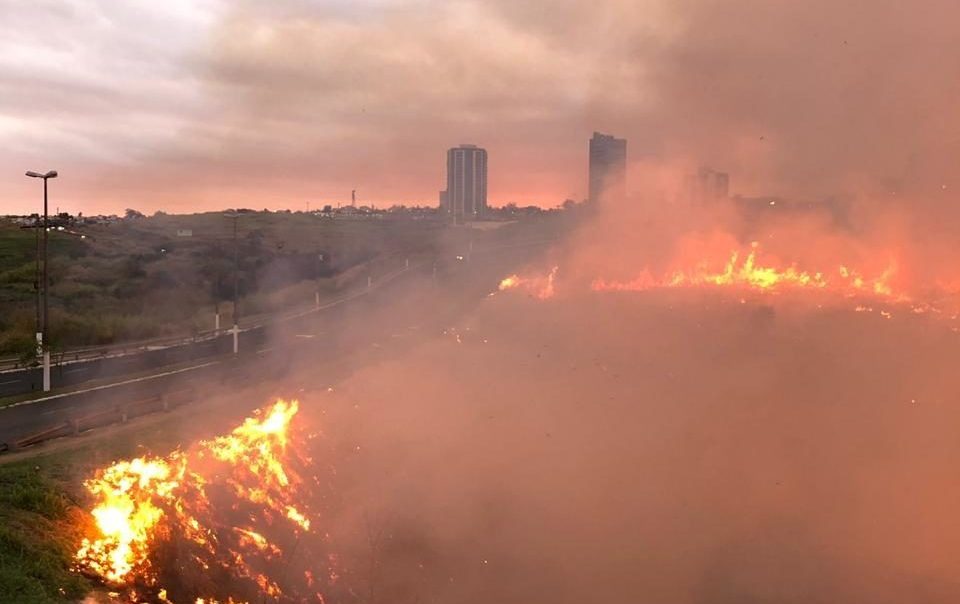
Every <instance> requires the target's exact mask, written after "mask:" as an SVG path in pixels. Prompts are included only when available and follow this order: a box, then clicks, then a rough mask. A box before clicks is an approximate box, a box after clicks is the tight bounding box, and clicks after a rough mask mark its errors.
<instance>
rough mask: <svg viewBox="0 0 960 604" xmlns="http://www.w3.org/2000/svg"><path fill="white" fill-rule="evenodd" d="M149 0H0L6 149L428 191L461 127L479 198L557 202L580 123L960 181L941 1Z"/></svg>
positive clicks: (133, 189)
mask: <svg viewBox="0 0 960 604" xmlns="http://www.w3.org/2000/svg"><path fill="white" fill-rule="evenodd" d="M148 4H149V5H148ZM148 4H142V3H134V4H130V5H126V6H125V7H124V8H123V9H116V8H115V7H112V6H110V7H108V6H107V5H105V4H103V3H102V2H99V1H97V0H82V1H81V0H76V1H75V2H70V3H43V2H40V3H33V2H31V3H27V4H23V3H22V2H19V1H18V0H7V1H6V2H4V3H2V4H0V12H2V15H0V16H2V19H0V23H3V25H2V26H0V27H3V32H2V33H3V35H2V36H0V39H3V40H4V42H3V44H4V46H3V47H2V48H3V53H2V56H4V57H5V59H4V60H3V62H2V63H0V92H2V94H0V98H2V99H3V101H2V105H0V128H2V131H3V132H4V133H5V134H6V137H5V138H6V140H7V141H8V144H7V145H5V148H4V150H3V151H2V154H3V155H2V157H3V160H4V163H7V164H9V165H18V166H20V165H21V164H22V167H25V168H31V167H33V168H35V167H36V166H34V164H43V165H44V166H46V165H47V164H50V165H54V164H55V167H57V168H58V169H59V170H60V171H61V173H62V175H63V179H62V180H61V181H58V183H57V185H58V187H62V191H58V195H59V196H60V197H59V199H60V201H61V204H62V205H63V206H64V207H68V208H70V209H73V210H81V211H83V210H84V209H86V211H87V213H90V212H94V211H106V210H111V211H117V210H122V208H123V207H126V206H129V205H136V206H139V207H141V208H142V209H145V210H152V209H156V208H161V207H162V208H164V209H166V210H175V211H188V210H196V209H209V208H219V207H223V206H225V205H237V204H238V203H239V204H240V205H248V206H252V207H263V206H268V207H290V206H293V207H300V205H301V204H302V201H303V200H304V199H305V198H307V199H310V198H313V199H316V198H320V199H324V200H331V201H337V200H339V201H344V200H346V199H347V197H348V195H349V191H350V190H351V189H353V188H359V189H360V191H361V199H362V200H365V201H373V202H378V203H387V204H389V203H393V202H398V201H406V202H410V201H420V202H426V203H433V202H434V201H435V200H436V190H437V189H438V188H440V186H441V182H442V168H443V161H442V158H443V152H444V150H445V149H446V148H447V147H449V146H452V145H456V144H457V143H460V142H475V143H478V144H482V145H484V146H486V147H487V148H488V149H489V150H490V153H491V168H490V178H491V182H490V194H491V198H492V201H493V202H494V203H497V204H499V203H506V202H508V201H516V202H518V203H530V202H533V203H539V204H544V205H554V204H556V203H559V202H560V201H562V200H563V199H564V198H566V197H572V198H574V199H579V198H582V197H583V196H585V193H586V190H585V189H586V174H585V172H586V166H585V164H586V162H585V149H586V139H587V138H588V137H589V134H590V132H591V131H592V130H604V131H610V132H614V133H616V134H618V135H620V136H625V137H626V138H628V139H629V141H630V157H631V158H632V160H633V163H634V164H636V165H634V166H632V168H631V174H630V182H631V183H632V184H631V188H632V189H633V190H636V191H643V190H644V188H645V185H646V183H645V182H644V173H643V170H642V169H641V167H640V166H641V165H642V164H643V163H644V162H648V161H651V160H654V161H668V162H678V161H680V162H687V163H689V164H690V165H694V166H695V165H698V164H701V163H705V164H708V165H711V166H714V167H717V168H720V169H723V170H726V171H728V172H731V173H732V175H733V189H734V192H739V193H744V194H777V195H786V196H795V197H802V198H813V199H819V198H822V197H824V196H832V195H865V194H870V195H875V196H879V197H882V198H887V197H896V196H908V198H909V199H910V202H909V203H910V205H915V204H916V203H921V204H922V205H923V206H924V207H926V206H931V208H932V209H933V210H936V209H938V208H943V207H946V206H950V207H952V206H953V204H952V200H953V197H954V196H953V190H954V189H956V188H957V186H960V184H958V183H957V182H956V171H955V170H952V169H951V167H952V159H951V158H952V157H954V156H955V155H956V154H957V152H958V151H960V149H958V146H957V145H958V143H957V141H958V140H960V136H958V134H960V132H958V128H960V124H958V120H957V119H956V118H954V117H952V116H954V114H955V111H954V110H953V109H954V107H953V106H954V104H955V103H954V100H955V99H956V98H957V92H958V90H957V87H958V81H957V78H956V72H957V60H958V59H957V58H956V57H957V56H960V53H957V52H955V51H956V50H957V44H958V42H957V39H956V36H954V35H953V31H952V27H951V25H952V23H954V22H956V21H957V19H958V17H960V15H958V10H960V9H958V8H957V7H956V5H955V4H954V3H951V2H947V1H945V0H944V1H940V0H932V1H931V2H926V3H924V5H923V8H922V9H919V8H916V7H912V6H911V7H908V6H905V5H903V4H902V3H898V2H893V1H892V0H889V1H888V0H882V1H880V2H845V3H841V4H837V3H834V2H826V1H824V0H814V1H813V2H806V3H803V4H802V5H798V4H784V3H774V4H771V3H769V2H762V1H759V0H756V1H755V0H738V1H737V2H717V1H712V0H704V1H699V2H666V1H664V0H646V1H644V2H640V3H638V2H633V1H630V2H628V1H619V0H609V1H605V2H600V3H596V2H582V1H576V0H564V1H561V2H527V3H521V4H517V3H515V2H500V1H499V0H495V1H492V2H476V1H473V0H464V1H461V2H442V3H441V2H413V3H410V2H404V3H400V2H391V1H383V0H363V1H359V2H349V3H347V2H326V3H313V2H300V1H294V0H286V1H284V2H274V3H270V4H269V5H265V4H262V3H252V2H239V3H230V4H229V5H227V4H222V3H218V2H212V1H211V2H201V3H186V2H182V3H181V2H171V3H165V4H164V5H163V7H160V6H159V5H156V4H154V3H148ZM141 32H143V35H140V33H141ZM146 32H149V33H148V34H147V33H146ZM107 116H109V118H110V119H109V120H104V119H103V118H105V117H107ZM18 169H20V168H18ZM67 179H69V180H67ZM29 184H30V183H28V182H20V181H18V180H16V179H11V180H10V181H8V182H7V184H5V185H4V189H3V191H2V193H3V196H4V198H5V199H6V200H7V201H5V202H4V203H5V204H6V207H10V208H11V209H13V208H17V209H19V211H26V209H27V208H29V207H33V204H32V200H33V198H34V197H35V195H34V193H35V192H34V191H33V188H31V187H30V186H29ZM918 197H919V198H921V199H917V198H918ZM228 199H229V200H230V201H225V200H228ZM234 202H236V203H234Z"/></svg>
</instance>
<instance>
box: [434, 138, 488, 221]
mask: <svg viewBox="0 0 960 604" xmlns="http://www.w3.org/2000/svg"><path fill="white" fill-rule="evenodd" d="M440 204H441V209H442V210H443V211H444V213H445V214H446V215H447V216H449V217H450V218H452V219H453V220H454V222H459V221H463V220H475V219H477V218H479V217H480V216H482V215H483V213H484V212H485V211H486V209H487V151H486V149H481V148H479V147H477V146H476V145H460V146H459V147H454V148H452V149H450V150H449V151H447V190H446V191H441V192H440Z"/></svg>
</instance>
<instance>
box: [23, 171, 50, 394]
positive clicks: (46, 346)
mask: <svg viewBox="0 0 960 604" xmlns="http://www.w3.org/2000/svg"><path fill="white" fill-rule="evenodd" d="M27 176H29V177H30V178H42V179H43V322H42V325H41V326H40V332H39V333H38V334H37V344H38V349H39V350H41V351H42V352H43V391H44V392H49V391H50V339H49V330H48V325H49V314H48V308H49V297H50V296H49V295H48V288H49V285H50V271H49V265H50V258H49V253H50V252H49V248H48V246H47V240H48V238H49V230H50V220H49V217H48V213H47V181H48V180H49V179H51V178H56V177H57V171H56V170H50V171H48V172H46V173H44V174H40V173H39V172H33V171H30V172H27Z"/></svg>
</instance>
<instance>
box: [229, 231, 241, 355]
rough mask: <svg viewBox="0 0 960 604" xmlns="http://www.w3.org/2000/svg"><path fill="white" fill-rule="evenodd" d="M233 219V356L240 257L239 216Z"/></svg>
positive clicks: (237, 340) (237, 337)
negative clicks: (238, 244)
mask: <svg viewBox="0 0 960 604" xmlns="http://www.w3.org/2000/svg"><path fill="white" fill-rule="evenodd" d="M230 217H231V218H233V354H237V353H239V352H240V325H239V323H240V310H239V308H238V307H237V298H238V297H239V296H238V294H239V279H240V255H239V251H238V248H237V219H238V218H240V215H239V214H237V213H234V214H231V215H230Z"/></svg>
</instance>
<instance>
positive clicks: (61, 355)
mask: <svg viewBox="0 0 960 604" xmlns="http://www.w3.org/2000/svg"><path fill="white" fill-rule="evenodd" d="M399 258H401V255H400V254H391V255H389V256H387V257H385V258H376V259H372V260H368V261H366V262H364V263H361V264H359V265H356V266H353V267H350V268H349V269H347V271H346V272H348V273H350V274H351V278H353V276H355V275H357V274H359V273H360V272H364V271H366V272H367V273H369V274H371V275H373V274H374V273H375V272H378V271H380V270H383V268H384V265H386V264H388V263H391V262H393V261H396V260H398V259H399ZM403 258H404V259H406V256H403ZM406 266H407V265H406V260H404V268H406ZM403 270H404V269H403V268H402V269H399V270H394V271H390V272H387V273H385V274H377V275H376V277H375V280H376V281H380V280H383V279H384V278H386V277H388V276H389V277H390V278H391V279H392V278H393V277H395V276H396V274H397V273H398V272H403ZM357 279H358V280H360V281H362V279H360V278H359V277H357ZM364 292H366V289H365V287H364V286H363V285H362V284H361V285H360V286H359V287H358V288H357V291H355V292H354V293H352V294H349V295H347V296H346V298H347V299H353V298H354V297H356V296H357V295H362V294H363V293H364ZM342 300H343V298H338V299H335V300H333V301H332V302H331V301H328V303H338V302H341V301H342ZM313 308H315V304H313V303H309V304H306V303H305V304H302V305H298V306H296V307H294V308H288V309H286V310H282V311H277V312H269V313H259V314H254V315H249V316H245V317H242V318H241V323H240V330H241V331H247V330H250V329H257V328H260V327H264V326H266V325H269V324H271V323H274V322H276V321H284V320H286V319H288V318H290V317H291V316H293V317H300V316H303V315H304V314H308V313H309V312H310V311H311V310H312V309H313ZM229 333H230V328H229V327H222V328H220V329H210V330H204V331H198V332H196V333H194V334H191V335H189V336H184V335H176V336H163V337H160V338H150V339H147V340H137V341H131V342H122V343H118V344H109V345H105V346H88V347H82V348H74V349H70V350H64V351H60V352H55V353H54V354H53V359H52V363H53V366H60V365H65V364H69V363H76V362H80V361H94V360H98V359H108V358H114V357H121V356H126V355H130V354H137V353H141V352H149V351H151V350H158V349H163V348H173V347H177V346H185V345H190V344H196V343H198V342H205V341H209V340H214V339H216V338H218V337H221V336H225V335H229ZM36 366H37V365H36V363H32V364H29V363H23V362H22V361H21V359H19V358H13V357H8V358H0V373H3V372H9V371H21V370H23V369H27V368H29V367H36Z"/></svg>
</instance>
